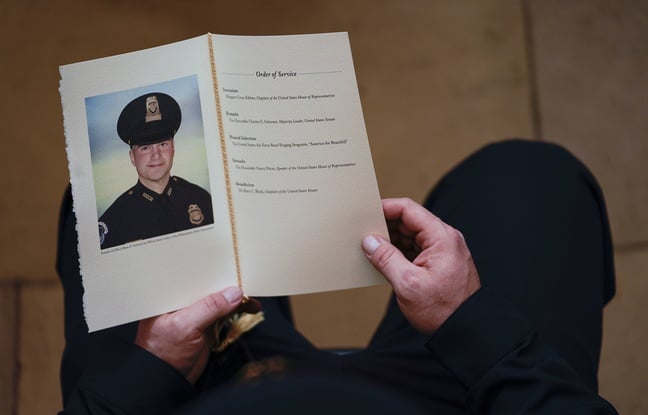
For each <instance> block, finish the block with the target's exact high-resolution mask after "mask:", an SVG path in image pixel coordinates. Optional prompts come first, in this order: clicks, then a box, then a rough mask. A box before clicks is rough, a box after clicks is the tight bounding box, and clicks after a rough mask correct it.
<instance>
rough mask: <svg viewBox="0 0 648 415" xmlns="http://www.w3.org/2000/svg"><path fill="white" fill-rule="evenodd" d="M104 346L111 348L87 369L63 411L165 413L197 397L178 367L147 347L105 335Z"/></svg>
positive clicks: (64, 412)
mask: <svg viewBox="0 0 648 415" xmlns="http://www.w3.org/2000/svg"><path fill="white" fill-rule="evenodd" d="M107 342H108V344H107ZM101 347H106V348H110V351H111V352H110V353H109V354H107V355H106V354H104V356H105V358H104V359H102V360H101V361H97V362H95V363H94V364H93V365H92V366H89V367H87V368H86V369H85V371H84V373H83V374H82V375H81V378H80V379H79V381H78V383H77V384H76V386H75V388H74V389H73V390H72V392H71V394H70V396H69V397H68V399H67V400H66V405H65V409H64V410H63V411H62V412H60V413H59V415H64V414H74V415H77V414H164V413H169V412H171V411H172V410H173V409H175V408H178V407H180V406H182V405H183V404H185V403H186V402H188V401H189V400H191V399H193V398H194V397H195V394H196V393H195V390H194V388H193V387H192V386H191V384H190V383H189V382H188V381H187V380H186V379H185V378H184V377H183V376H182V375H181V374H180V373H179V372H178V371H176V370H175V369H174V368H172V367H171V366H169V365H167V364H166V363H165V362H163V361H162V360H160V359H159V358H157V357H156V356H154V355H152V354H150V353H149V352H147V351H146V350H144V349H141V348H140V347H138V346H136V345H134V344H132V343H129V342H127V341H124V340H121V339H117V338H108V337H105V336H101Z"/></svg>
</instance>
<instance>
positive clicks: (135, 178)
mask: <svg viewBox="0 0 648 415" xmlns="http://www.w3.org/2000/svg"><path fill="white" fill-rule="evenodd" d="M136 92H137V93H138V94H139V95H137V96H136V97H135V98H132V99H130V101H128V102H127V103H126V104H125V105H123V104H122V105H123V108H121V110H120V111H119V114H118V116H117V119H116V122H115V120H114V117H112V118H111V119H112V121H113V127H112V128H113V129H112V131H113V132H114V133H113V136H112V137H109V136H107V134H104V136H103V140H112V141H113V142H112V143H111V145H112V146H113V147H114V148H116V146H115V145H114V143H115V142H117V143H119V149H118V150H117V149H116V150H115V151H113V153H119V157H118V159H119V160H121V163H122V165H121V167H117V166H118V165H117V164H113V166H115V167H114V168H113V169H106V168H105V167H104V168H103V170H101V164H102V163H101V162H98V163H97V166H96V167H97V168H96V169H95V162H94V159H95V157H94V156H95V155H97V158H99V154H101V152H100V151H98V150H97V149H101V148H102V146H101V145H99V144H97V137H95V140H94V142H95V146H94V149H95V150H97V151H94V153H95V154H93V170H95V176H96V175H97V172H98V171H101V172H102V174H100V176H102V177H95V183H99V184H102V183H104V184H105V183H112V188H113V193H114V187H115V182H116V181H115V180H111V177H103V176H113V175H114V176H115V177H124V176H126V177H130V180H131V182H129V187H127V188H125V189H124V188H123V187H122V189H121V191H120V193H119V194H118V195H117V196H116V197H114V196H113V198H112V202H111V203H110V204H109V205H108V206H107V207H104V208H103V209H102V208H101V207H100V206H99V207H98V213H100V214H99V215H98V216H99V217H98V232H99V242H100V245H101V249H107V248H112V247H115V246H119V245H123V244H126V243H129V242H134V241H140V240H146V239H150V238H154V237H157V236H161V235H167V234H172V233H175V232H179V231H184V230H188V229H194V228H197V227H201V226H205V225H210V224H213V223H214V215H213V210H212V202H211V195H210V194H209V192H208V191H207V190H205V188H204V187H203V186H201V185H199V184H196V183H194V182H192V181H191V180H189V179H187V178H183V177H181V176H180V175H176V174H175V169H174V162H175V161H176V157H180V156H181V154H179V153H178V148H179V147H181V146H179V145H177V143H178V142H179V141H181V140H183V139H184V138H185V135H183V134H181V131H182V128H183V121H184V120H183V117H185V115H186V113H187V111H183V108H182V107H181V105H180V103H179V101H178V100H177V99H176V98H175V97H174V96H172V95H171V93H167V92H169V91H166V92H161V90H159V89H154V88H152V87H149V88H143V89H142V88H140V89H139V90H137V91H136ZM141 92H143V93H141ZM130 95H131V96H132V95H133V91H131V93H130ZM196 96H197V95H196ZM113 98H114V97H113ZM114 101H115V100H114V99H113V100H112V102H114ZM187 106H188V107H190V108H191V109H193V110H196V105H187ZM198 107H199V105H198ZM93 108H94V111H95V112H101V111H102V110H105V109H106V107H102V106H101V105H95V106H94V107H93ZM94 116H95V118H99V117H100V114H94ZM109 118H110V117H109ZM194 118H195V115H194ZM193 135H194V136H195V135H200V134H193ZM186 156H187V158H188V159H189V160H188V162H187V161H185V165H191V164H195V161H196V158H200V156H196V155H195V154H191V155H186ZM104 158H107V157H104ZM202 158H203V159H204V143H203V154H202ZM126 162H128V163H129V164H130V166H128V168H126V167H124V166H125V163H126ZM104 164H105V163H104ZM198 164H201V163H198ZM202 164H203V176H206V162H204V163H202ZM193 176H196V173H195V172H194V173H193ZM205 180H207V183H208V179H205V178H203V179H202V181H203V183H204V182H205ZM118 182H120V183H123V182H124V179H121V180H119V181H118ZM133 182H134V183H133ZM122 186H123V184H122ZM110 187H111V186H110V185H104V188H110ZM104 193H106V192H104ZM108 193H110V192H108ZM100 203H101V202H100V201H99V197H98V205H100ZM103 203H106V202H105V201H104V202H103Z"/></svg>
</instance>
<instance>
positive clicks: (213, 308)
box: [176, 287, 243, 330]
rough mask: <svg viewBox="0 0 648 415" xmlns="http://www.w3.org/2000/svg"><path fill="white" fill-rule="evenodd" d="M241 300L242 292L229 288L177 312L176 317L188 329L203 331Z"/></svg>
mask: <svg viewBox="0 0 648 415" xmlns="http://www.w3.org/2000/svg"><path fill="white" fill-rule="evenodd" d="M242 299H243V292H242V291H241V289H240V288H238V287H229V288H226V289H224V290H223V291H221V292H218V293H214V294H210V295H208V296H207V297H205V298H203V299H202V300H200V301H198V302H196V303H194V304H192V305H190V306H189V307H187V308H184V309H182V310H179V311H178V312H177V313H178V315H177V316H176V317H177V318H179V319H182V320H183V321H184V322H185V324H186V325H187V326H189V327H196V328H198V329H200V330H204V329H206V328H207V327H209V326H210V325H212V324H214V323H215V322H216V320H218V319H220V318H222V317H225V316H226V315H228V314H229V313H231V312H232V311H234V309H236V307H237V306H238V305H239V304H240V303H241V300H242Z"/></svg>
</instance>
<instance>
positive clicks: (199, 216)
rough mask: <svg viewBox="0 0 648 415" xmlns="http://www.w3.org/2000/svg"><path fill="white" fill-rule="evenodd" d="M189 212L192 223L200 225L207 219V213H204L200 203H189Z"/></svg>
mask: <svg viewBox="0 0 648 415" xmlns="http://www.w3.org/2000/svg"><path fill="white" fill-rule="evenodd" d="M187 213H189V222H191V224H192V225H200V224H201V223H203V221H204V220H205V215H203V213H202V210H201V209H200V206H198V205H189V209H188V210H187Z"/></svg>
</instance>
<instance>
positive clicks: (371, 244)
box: [362, 235, 382, 255]
mask: <svg viewBox="0 0 648 415" xmlns="http://www.w3.org/2000/svg"><path fill="white" fill-rule="evenodd" d="M381 244H382V242H381V241H380V239H378V238H376V237H375V236H373V235H369V236H366V237H365V238H364V239H363V240H362V249H364V251H365V252H366V253H368V254H369V255H372V254H373V253H374V252H375V251H376V249H378V247H379V246H380V245H381Z"/></svg>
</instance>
